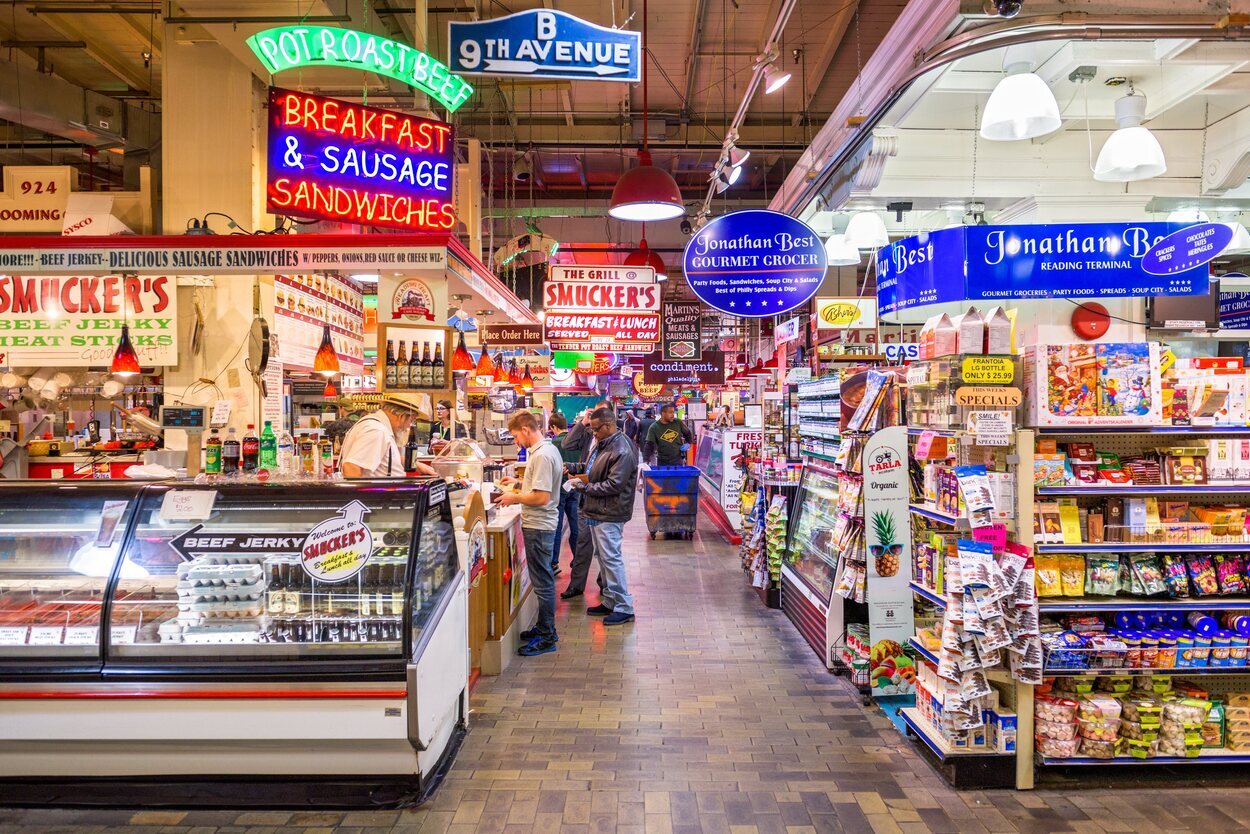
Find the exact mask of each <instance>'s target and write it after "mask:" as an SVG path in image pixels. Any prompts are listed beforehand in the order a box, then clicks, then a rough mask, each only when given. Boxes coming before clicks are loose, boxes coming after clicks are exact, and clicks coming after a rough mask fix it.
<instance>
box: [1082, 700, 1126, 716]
mask: <svg viewBox="0 0 1250 834" xmlns="http://www.w3.org/2000/svg"><path fill="white" fill-rule="evenodd" d="M1122 710H1123V706H1122V705H1121V704H1120V702H1119V701H1117V700H1116V699H1115V698H1112V697H1110V696H1109V695H1087V696H1085V697H1083V698H1081V699H1080V700H1078V701H1077V718H1079V719H1081V720H1083V721H1111V720H1115V721H1118V720H1119V719H1120V714H1121V712H1122Z"/></svg>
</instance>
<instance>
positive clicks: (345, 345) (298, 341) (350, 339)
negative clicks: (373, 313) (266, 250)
mask: <svg viewBox="0 0 1250 834" xmlns="http://www.w3.org/2000/svg"><path fill="white" fill-rule="evenodd" d="M273 280H274V305H273V306H274V319H275V322H274V325H275V326H274V329H275V331H276V332H277V334H278V344H279V355H280V356H281V357H282V364H283V366H284V368H285V369H286V370H288V371H304V372H308V371H311V370H312V368H313V357H315V356H316V354H317V348H318V347H320V346H321V331H322V326H323V325H325V324H326V323H329V325H330V340H331V341H332V342H333V343H334V350H335V352H336V353H338V356H339V366H340V371H341V372H342V373H343V374H346V375H356V376H358V375H360V374H362V373H363V372H364V357H365V340H364V333H365V316H364V302H363V300H362V296H363V293H362V292H361V289H360V287H359V286H357V284H356V283H355V282H353V281H351V280H349V279H347V278H342V277H339V276H337V275H275V276H274V279H273Z"/></svg>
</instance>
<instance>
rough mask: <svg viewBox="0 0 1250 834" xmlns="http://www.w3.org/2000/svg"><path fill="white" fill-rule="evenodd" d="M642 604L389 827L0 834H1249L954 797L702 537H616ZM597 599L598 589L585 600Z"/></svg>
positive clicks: (570, 616)
mask: <svg viewBox="0 0 1250 834" xmlns="http://www.w3.org/2000/svg"><path fill="white" fill-rule="evenodd" d="M626 536H627V539H628V546H627V548H626V555H627V559H628V560H629V562H630V577H631V581H632V583H633V586H632V590H633V591H634V593H635V596H636V599H637V606H638V621H637V622H636V623H634V624H633V625H627V626H624V627H618V628H617V629H615V630H614V629H607V628H605V627H604V626H603V624H602V622H601V621H599V620H596V619H592V618H588V617H586V615H585V614H584V613H583V607H584V606H583V604H582V603H583V601H582V600H574V602H576V603H578V604H577V605H571V606H570V605H568V604H566V603H561V604H560V611H559V618H560V633H561V641H560V649H559V651H558V652H556V653H554V654H549V655H545V656H543V657H539V658H534V659H530V660H519V661H518V662H517V663H515V664H513V666H512V667H511V669H509V670H508V673H507V674H505V675H503V676H501V677H499V678H496V679H486V680H485V681H484V683H483V684H482V685H481V686H480V687H479V689H478V691H477V694H476V696H475V698H474V713H473V718H472V721H473V728H472V731H471V732H470V734H469V737H468V739H467V740H466V742H465V745H464V748H463V749H462V750H461V752H460V756H459V758H458V760H457V761H456V764H455V767H454V768H453V770H452V773H451V774H450V776H449V777H448V779H447V781H446V783H445V784H444V786H443V788H442V790H441V791H440V792H439V794H438V795H437V796H436V797H435V799H434V801H433V802H432V803H431V804H430V806H429V807H427V808H422V809H414V810H407V811H402V812H400V811H387V812H362V813H338V812H330V813H323V812H297V813H291V812H287V811H281V812H255V811H253V812H248V813H241V812H235V811H192V812H185V813H184V812H180V811H77V810H76V811H3V810H0V832H3V833H4V834H35V832H40V834H52V832H64V834H86V833H87V832H100V831H112V830H117V831H126V832H130V834H136V833H137V832H143V833H144V834H163V832H170V833H171V834H174V833H175V832H187V833H188V834H192V833H193V834H277V833H278V832H302V833H303V834H329V832H337V833H338V834H346V833H347V832H353V834H384V832H392V833H393V834H415V833H416V832H421V834H426V832H463V834H469V832H508V833H509V834H511V832H516V834H522V832H540V833H541V834H547V832H575V833H576V834H592V833H593V832H601V833H602V834H635V832H638V833H639V834H641V832H674V834H703V832H706V833H707V834H713V833H714V832H715V833H716V834H721V833H722V832H723V833H724V834H756V832H761V833H762V832H785V834H813V833H814V832H835V831H846V832H878V834H885V833H886V832H958V833H959V834H982V833H983V832H1012V831H1018V832H1031V833H1032V832H1036V834H1043V832H1046V833H1048V832H1090V834H1096V832H1141V833H1142V834H1150V833H1152V832H1163V831H1205V832H1208V834H1215V833H1216V832H1220V833H1221V834H1222V832H1227V831H1241V830H1247V826H1248V825H1250V789H1241V788H1234V787H1227V786H1223V785H1221V786H1219V787H1208V788H1192V789H1159V788H1155V787H1151V788H1149V789H1147V788H1143V787H1138V788H1127V787H1117V788H1114V789H1110V790H1108V789H1083V788H1080V787H1074V788H1073V789H1071V790H1038V791H1034V792H1029V793H1017V792H1014V791H993V792H982V791H973V792H962V793H957V792H955V791H952V790H950V789H949V788H947V787H946V784H945V782H943V781H942V780H941V779H940V778H939V777H938V776H937V775H936V774H935V773H934V772H933V771H932V770H931V769H930V768H929V766H928V765H927V764H926V763H925V762H924V761H923V760H921V759H920V758H919V756H918V755H917V754H916V753H915V752H914V751H913V750H912V749H911V747H910V744H909V743H907V742H905V741H904V740H903V738H902V737H901V736H900V735H899V734H898V732H897V731H896V730H895V729H894V728H893V727H892V726H890V725H889V723H888V722H887V721H886V720H885V718H884V717H882V716H881V715H880V714H878V713H876V712H875V711H874V710H872V709H868V710H865V709H864V708H862V707H861V706H860V705H859V700H858V698H857V697H856V696H855V695H854V694H853V693H852V692H851V691H850V690H849V689H847V688H846V687H845V686H844V684H843V683H842V682H840V681H839V680H838V679H836V678H834V677H832V676H830V675H829V674H828V673H826V672H825V671H824V669H823V668H821V666H820V664H819V663H818V661H817V659H816V657H815V655H814V654H813V653H812V652H811V650H810V649H808V647H807V645H806V644H805V643H803V642H802V640H801V638H799V637H798V635H797V633H796V632H795V631H794V629H793V628H792V627H791V625H790V623H789V621H788V620H786V618H785V616H784V615H782V614H781V613H780V612H778V611H768V610H766V609H764V608H763V607H762V606H761V605H760V602H759V598H758V597H757V596H756V595H755V593H754V592H753V591H751V590H750V589H749V588H748V587H747V585H746V583H745V582H744V581H743V578H742V576H741V574H740V573H739V571H738V568H737V563H738V559H737V554H736V552H735V550H734V549H733V548H729V547H727V546H725V545H724V544H723V543H722V542H721V540H720V539H719V537H717V536H716V534H715V533H714V532H713V531H712V530H711V528H710V527H708V526H707V525H704V527H703V529H702V530H701V535H700V537H699V538H698V539H697V540H696V541H694V542H678V541H673V542H651V541H649V540H648V539H647V537H646V528H645V525H644V524H643V523H642V520H641V518H639V519H638V520H636V521H635V522H633V523H632V524H630V525H629V526H628V527H627V529H626ZM592 587H593V583H592Z"/></svg>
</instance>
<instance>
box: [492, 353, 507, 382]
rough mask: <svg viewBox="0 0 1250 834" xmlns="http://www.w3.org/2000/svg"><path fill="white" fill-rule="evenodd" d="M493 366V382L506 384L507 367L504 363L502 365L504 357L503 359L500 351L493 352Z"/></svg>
mask: <svg viewBox="0 0 1250 834" xmlns="http://www.w3.org/2000/svg"><path fill="white" fill-rule="evenodd" d="M494 366H495V377H494V382H495V384H496V385H507V384H508V368H507V366H506V365H504V359H503V354H502V353H497V354H495V361H494Z"/></svg>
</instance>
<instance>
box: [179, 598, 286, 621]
mask: <svg viewBox="0 0 1250 834" xmlns="http://www.w3.org/2000/svg"><path fill="white" fill-rule="evenodd" d="M264 610H265V606H264V605H263V604H262V603H261V601H260V600H255V599H236V600H231V601H228V602H183V601H182V600H178V614H179V615H180V616H181V615H182V614H212V615H214V616H218V617H259V616H260V615H261V614H262V613H263V612H264Z"/></svg>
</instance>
